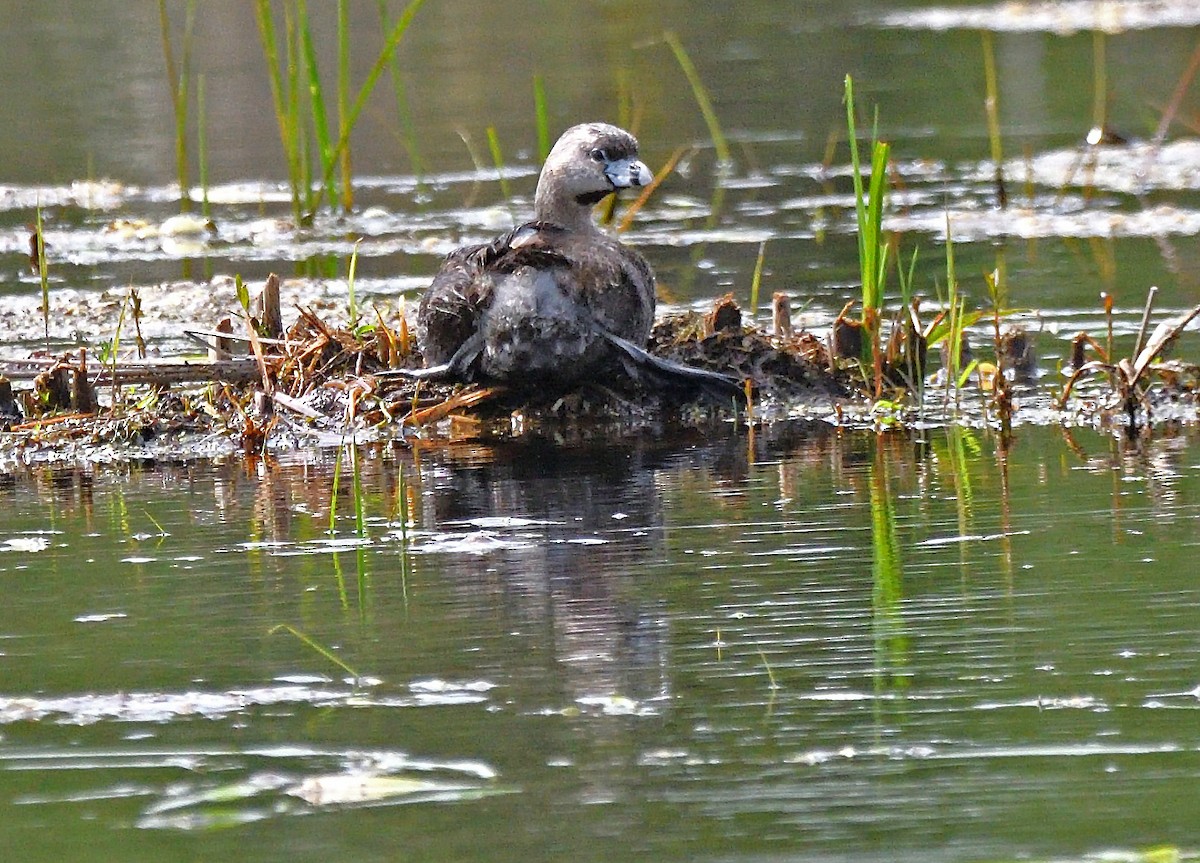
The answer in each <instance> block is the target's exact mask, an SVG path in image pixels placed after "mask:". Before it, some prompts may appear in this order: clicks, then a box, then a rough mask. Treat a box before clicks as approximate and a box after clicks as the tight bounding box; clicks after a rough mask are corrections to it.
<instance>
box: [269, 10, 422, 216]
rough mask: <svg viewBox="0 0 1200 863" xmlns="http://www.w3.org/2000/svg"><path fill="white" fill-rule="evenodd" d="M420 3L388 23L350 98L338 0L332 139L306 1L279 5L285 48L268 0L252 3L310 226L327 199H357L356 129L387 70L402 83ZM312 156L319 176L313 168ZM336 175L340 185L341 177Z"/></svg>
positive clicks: (346, 204) (345, 202)
mask: <svg viewBox="0 0 1200 863" xmlns="http://www.w3.org/2000/svg"><path fill="white" fill-rule="evenodd" d="M423 4H424V0H411V2H410V3H409V4H408V5H407V6H406V7H405V8H404V10H403V11H402V12H401V13H400V15H399V17H398V18H397V20H396V21H395V22H393V23H392V24H391V26H390V29H388V28H385V34H384V40H383V47H382V48H381V50H380V52H379V54H378V55H377V56H376V58H375V62H374V63H373V64H372V66H371V69H370V70H369V71H368V73H367V76H366V78H365V79H364V80H363V82H362V84H360V85H359V88H358V90H357V92H356V93H355V97H354V99H353V100H351V99H350V93H351V83H350V41H349V38H350V37H349V4H348V3H346V2H345V0H339V3H338V4H337V7H336V14H337V32H338V36H337V84H336V87H335V90H336V96H335V98H336V103H337V109H338V125H337V137H336V138H334V136H333V133H332V131H331V127H330V122H329V117H328V109H327V99H326V97H325V89H324V87H323V85H322V78H321V74H320V69H319V68H318V65H317V50H316V45H315V43H314V41H313V38H312V27H311V23H310V20H309V15H308V6H307V4H306V3H305V0H290V2H286V3H284V4H282V6H283V23H284V32H283V51H282V53H281V51H280V39H279V34H278V32H277V30H276V26H275V16H274V12H273V10H272V6H271V3H270V0H257V2H256V3H255V7H254V14H255V22H256V24H257V26H258V33H259V42H260V45H261V47H262V52H263V58H264V60H265V62H266V66H267V77H268V81H269V83H270V88H271V98H272V103H273V105H274V108H275V118H276V124H277V125H278V127H279V137H280V143H281V144H282V147H283V151H284V159H285V162H286V163H287V171H288V182H289V184H290V187H291V193H292V195H291V197H292V210H293V215H294V216H295V218H296V221H297V223H298V224H301V225H307V224H311V223H312V220H313V218H314V216H315V215H316V213H317V211H319V210H320V208H321V206H322V205H323V204H324V202H325V201H326V200H328V201H330V202H331V204H332V203H333V202H334V201H339V199H340V204H341V206H342V208H343V209H344V210H348V209H349V208H350V207H351V206H352V205H353V191H352V186H351V153H350V140H351V135H352V133H353V131H354V127H355V125H356V124H357V122H358V118H359V117H360V116H361V114H362V110H363V108H364V107H365V106H366V103H367V100H368V99H369V97H370V95H371V93H372V91H373V90H374V89H375V85H376V83H377V82H378V81H379V77H380V76H381V75H382V74H383V72H384V71H386V70H388V69H391V70H392V76H393V82H395V83H396V86H397V88H399V86H400V84H399V81H400V78H399V74H398V70H397V69H396V68H395V67H393V65H392V59H393V57H394V56H395V52H396V49H397V47H398V46H399V44H400V42H401V40H402V39H403V38H404V35H405V33H407V32H408V28H409V27H410V26H411V24H412V21H413V18H414V17H415V16H416V13H417V11H418V10H419V9H420V8H421V6H422V5H423ZM380 15H381V23H383V22H386V21H387V10H386V9H385V8H383V7H382V6H381V7H380ZM304 94H307V95H306V96H305V95H304ZM400 95H401V91H400V90H399V89H397V99H398V110H399V107H400V105H399V103H400V101H401V100H400ZM402 119H403V118H402ZM314 139H315V140H314ZM314 148H315V151H316V152H315V153H314V152H313V151H314ZM314 155H315V156H316V174H314V173H313V163H312V160H313V156H314ZM339 175H340V177H341V182H340V183H339V181H338V179H337V178H338V176H339Z"/></svg>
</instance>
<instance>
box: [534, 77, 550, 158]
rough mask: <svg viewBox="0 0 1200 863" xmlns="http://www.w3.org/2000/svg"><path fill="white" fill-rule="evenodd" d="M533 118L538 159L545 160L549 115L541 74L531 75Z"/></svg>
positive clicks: (548, 140)
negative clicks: (535, 126) (535, 128)
mask: <svg viewBox="0 0 1200 863" xmlns="http://www.w3.org/2000/svg"><path fill="white" fill-rule="evenodd" d="M533 119H534V123H535V124H536V125H537V142H538V144H537V146H538V161H539V162H545V161H546V157H547V156H549V155H550V115H549V111H548V110H547V107H546V81H545V79H543V78H542V76H541V75H534V76H533Z"/></svg>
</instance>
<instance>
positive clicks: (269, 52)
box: [254, 0, 301, 218]
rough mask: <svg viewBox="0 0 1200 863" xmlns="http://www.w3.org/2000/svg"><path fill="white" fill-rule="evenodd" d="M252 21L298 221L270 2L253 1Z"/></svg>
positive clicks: (294, 162)
mask: <svg viewBox="0 0 1200 863" xmlns="http://www.w3.org/2000/svg"><path fill="white" fill-rule="evenodd" d="M254 20H255V23H256V24H257V25H258V38H259V43H260V44H261V45H262V52H263V59H264V60H265V61H266V64H267V81H268V83H269V84H270V87H271V101H272V103H273V105H274V108H275V122H276V125H277V126H278V127H279V143H280V145H281V146H282V147H283V158H284V161H285V162H286V163H287V172H288V183H289V185H290V186H291V189H292V212H293V214H295V216H296V217H297V218H299V216H300V209H301V208H300V176H299V173H298V166H299V161H298V154H297V150H296V136H295V134H294V132H293V118H292V116H291V114H290V113H289V110H288V97H287V90H286V88H285V86H284V78H283V73H284V67H283V64H282V63H281V62H280V58H279V40H278V37H277V35H276V32H275V18H274V16H273V15H272V13H271V0H257V2H256V3H255V4H254Z"/></svg>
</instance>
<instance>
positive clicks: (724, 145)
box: [663, 30, 733, 168]
mask: <svg viewBox="0 0 1200 863" xmlns="http://www.w3.org/2000/svg"><path fill="white" fill-rule="evenodd" d="M663 41H664V42H666V43H667V46H668V47H669V48H670V49H671V53H672V54H674V55H675V61H676V62H677V63H678V64H679V68H680V69H682V70H683V74H684V76H685V77H686V78H687V80H688V84H690V85H691V88H692V97H693V98H694V99H695V100H696V105H697V106H698V107H699V108H700V113H701V114H702V115H703V117H704V123H705V125H707V126H708V133H709V135H710V136H711V137H712V142H713V147H714V148H715V149H716V151H717V161H718V162H720V163H721V166H722V167H723V168H728V167H729V166H731V165H733V155H732V154H731V153H730V151H729V141H728V140H727V139H726V138H725V133H724V132H722V131H721V124H720V122H719V121H718V120H717V112H716V111H715V110H713V106H712V99H710V98H709V95H708V89H707V88H706V87H705V86H704V82H703V81H702V80H701V79H700V73H699V72H697V71H696V65H695V64H694V63H693V62H692V58H691V57H690V56H689V55H688V52H687V50H686V49H685V48H684V47H683V43H682V42H680V41H679V36H678V35H676V34H675V32H674V31H673V30H666V31H664V32H663Z"/></svg>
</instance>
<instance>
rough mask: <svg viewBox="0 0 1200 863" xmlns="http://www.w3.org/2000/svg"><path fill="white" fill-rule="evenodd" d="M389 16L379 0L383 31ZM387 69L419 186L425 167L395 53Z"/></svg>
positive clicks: (405, 143)
mask: <svg viewBox="0 0 1200 863" xmlns="http://www.w3.org/2000/svg"><path fill="white" fill-rule="evenodd" d="M389 17H390V16H389V15H388V8H387V0H379V23H380V25H381V26H382V27H383V29H384V30H385V31H388V30H391V24H390V23H388V19H389ZM388 71H389V73H390V75H391V78H392V89H393V91H394V92H395V97H396V116H397V118H398V119H399V121H400V130H401V134H402V143H403V144H404V149H405V150H406V151H407V153H408V162H409V165H410V166H411V167H412V172H413V175H414V176H415V177H416V179H417V184H418V186H419V185H421V175H422V173H423V172H424V170H425V167H424V162H423V160H422V158H421V151H420V148H419V147H418V146H417V131H416V124H415V123H413V118H412V110H411V109H410V107H409V104H408V93H407V91H406V89H405V87H404V78H403V76H402V75H401V69H400V58H399V57H398V56H397V55H395V54H393V55H392V57H391V58H390V59H389V60H388Z"/></svg>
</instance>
